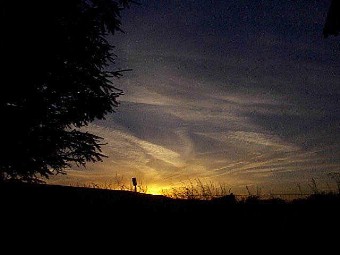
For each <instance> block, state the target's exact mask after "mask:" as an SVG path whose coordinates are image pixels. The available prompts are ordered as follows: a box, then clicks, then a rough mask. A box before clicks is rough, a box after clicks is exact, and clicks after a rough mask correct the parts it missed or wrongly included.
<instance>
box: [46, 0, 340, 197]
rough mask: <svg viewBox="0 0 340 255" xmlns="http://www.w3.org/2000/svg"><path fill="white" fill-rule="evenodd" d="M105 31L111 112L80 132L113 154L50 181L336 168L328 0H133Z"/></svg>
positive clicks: (248, 176)
mask: <svg viewBox="0 0 340 255" xmlns="http://www.w3.org/2000/svg"><path fill="white" fill-rule="evenodd" d="M138 1H139V2H140V3H141V5H133V6H131V8H130V9H128V10H125V11H124V12H123V16H122V24H123V26H122V28H123V30H124V31H125V33H124V34H123V33H117V34H116V35H115V36H114V37H112V38H110V40H111V41H112V44H113V45H115V47H116V48H115V54H116V55H117V60H116V63H115V65H114V66H113V68H114V69H127V68H131V69H133V71H131V72H126V73H124V77H122V78H121V79H119V80H115V81H114V84H115V86H117V87H118V88H121V89H123V90H124V93H125V95H124V96H121V97H120V103H121V104H120V106H119V107H118V108H117V112H116V113H114V114H111V115H108V116H107V119H106V121H96V122H94V123H92V124H91V125H90V126H89V127H88V129H87V130H89V131H90V132H93V133H94V134H97V135H99V136H101V137H104V138H105V142H106V143H107V145H106V146H104V147H103V151H104V153H105V154H106V155H108V156H109V157H108V158H107V159H105V160H104V161H103V162H99V163H96V164H89V165H88V166H87V168H86V169H79V168H74V169H71V170H68V174H67V175H63V176H59V175H58V176H56V177H53V178H51V179H50V181H49V182H50V183H62V184H72V185H75V184H76V185H81V184H89V183H99V184H100V183H106V184H109V183H113V184H112V185H114V184H115V176H116V175H118V176H122V177H123V178H124V180H125V181H126V183H127V184H128V183H129V182H130V180H131V177H133V176H136V177H137V180H138V181H142V182H143V184H145V185H147V187H148V193H153V194H156V193H159V192H160V190H161V189H168V188H171V187H177V186H180V185H183V183H185V182H187V181H189V180H194V179H195V178H199V179H200V180H202V181H204V182H210V181H212V182H214V183H224V184H226V185H227V186H228V187H231V189H232V191H233V192H234V193H239V194H242V193H246V189H245V187H246V186H248V187H250V189H252V190H254V191H255V189H256V187H261V188H262V189H263V192H264V193H268V192H274V193H280V192H288V193H294V192H295V193H297V192H298V188H297V185H298V184H300V185H301V186H302V189H303V191H305V192H309V191H310V190H309V189H308V183H310V181H311V178H314V179H315V180H316V182H317V183H318V184H319V185H320V188H327V186H328V185H329V186H330V187H335V184H334V183H333V182H332V180H331V179H330V178H329V177H328V176H327V174H328V173H330V172H340V135H339V129H340V102H339V101H340V61H339V59H340V58H339V57H340V48H339V47H340V46H339V43H340V40H339V38H338V37H333V36H331V37H329V38H327V39H324V38H323V36H322V29H323V25H324V22H325V19H326V16H327V11H328V7H329V5H330V1H328V0H327V1H326V0H306V1H303V0H301V1H292V0H287V1H281V0H276V1H267V0H244V1H238V0H235V1H223V0H201V1H200V0H197V1H194V0H191V1H189V0H188V1H183V0H161V1H160V0H138Z"/></svg>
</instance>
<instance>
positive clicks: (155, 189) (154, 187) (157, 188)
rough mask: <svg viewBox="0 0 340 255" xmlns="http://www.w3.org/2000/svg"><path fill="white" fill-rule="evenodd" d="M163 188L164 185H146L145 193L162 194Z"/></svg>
mask: <svg viewBox="0 0 340 255" xmlns="http://www.w3.org/2000/svg"><path fill="white" fill-rule="evenodd" d="M163 189H164V187H161V186H157V185H152V186H148V188H147V192H146V193H147V194H151V195H162V190H163Z"/></svg>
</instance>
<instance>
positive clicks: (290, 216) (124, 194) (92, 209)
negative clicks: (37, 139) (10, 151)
mask: <svg viewBox="0 0 340 255" xmlns="http://www.w3.org/2000/svg"><path fill="white" fill-rule="evenodd" d="M0 194H1V198H0V204H1V208H2V209H1V211H2V218H3V219H6V221H7V220H8V221H11V222H15V224H17V225H19V226H26V227H25V228H26V229H27V228H35V224H38V225H41V224H44V225H46V226H49V227H51V226H53V227H54V228H56V229H60V228H62V229H63V231H64V229H65V228H70V226H71V229H77V230H80V229H84V228H86V229H94V228H98V227H99V228H103V227H104V228H107V229H112V230H113V231H119V232H120V233H125V234H127V233H128V234H131V231H132V232H134V231H136V232H141V233H140V234H141V235H143V232H146V231H147V232H148V231H149V232H152V233H158V232H160V233H167V231H173V230H176V231H177V235H182V234H183V235H184V234H185V233H186V234H187V235H190V236H191V237H192V236H201V235H207V234H209V233H210V232H211V231H212V232H211V233H210V235H212V234H213V233H214V232H215V231H216V230H219V231H221V233H223V235H227V234H228V233H229V234H230V233H231V234H233V235H236V233H238V234H240V235H242V236H244V235H254V234H255V235H256V233H257V232H261V233H267V234H269V235H271V236H272V234H274V233H275V234H280V233H287V232H289V236H293V235H297V236H300V237H301V236H305V235H314V234H316V235H325V234H327V235H332V234H331V233H333V230H335V231H337V229H339V226H340V225H339V215H340V197H339V195H337V194H327V195H325V194H320V195H312V196H310V197H309V198H307V199H300V200H294V201H290V202H285V201H283V200H280V199H272V200H259V199H257V198H254V197H253V198H249V199H248V200H244V201H236V200H235V199H233V197H231V196H225V197H222V198H218V199H212V200H205V201H204V200H203V201H202V200H183V199H172V198H168V197H165V196H159V195H148V194H141V193H134V192H129V191H113V190H103V189H94V188H81V187H68V186H55V185H41V184H39V185H32V184H19V183H17V184H1V185H0ZM316 229H319V230H318V231H316ZM203 230H204V231H203ZM206 231H208V232H206Z"/></svg>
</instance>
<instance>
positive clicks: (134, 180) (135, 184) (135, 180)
mask: <svg viewBox="0 0 340 255" xmlns="http://www.w3.org/2000/svg"><path fill="white" fill-rule="evenodd" d="M132 185H133V186H134V188H135V192H137V178H136V177H132Z"/></svg>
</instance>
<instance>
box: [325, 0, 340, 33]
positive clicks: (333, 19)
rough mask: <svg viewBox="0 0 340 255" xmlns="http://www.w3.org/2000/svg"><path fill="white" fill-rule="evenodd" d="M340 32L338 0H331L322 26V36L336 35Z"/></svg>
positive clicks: (339, 6)
mask: <svg viewBox="0 0 340 255" xmlns="http://www.w3.org/2000/svg"><path fill="white" fill-rule="evenodd" d="M339 33H340V1H339V0H332V3H331V5H330V7H329V10H328V14H327V18H326V22H325V25H324V28H323V35H324V37H325V38H326V37H328V36H329V35H334V36H337V35H338V34H339Z"/></svg>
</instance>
